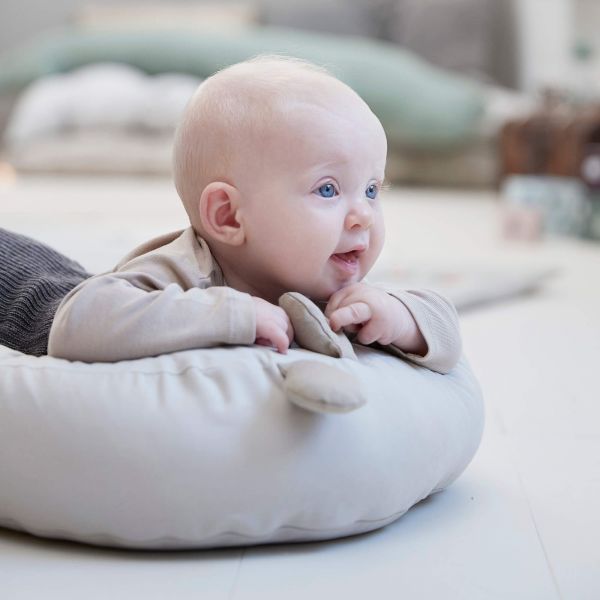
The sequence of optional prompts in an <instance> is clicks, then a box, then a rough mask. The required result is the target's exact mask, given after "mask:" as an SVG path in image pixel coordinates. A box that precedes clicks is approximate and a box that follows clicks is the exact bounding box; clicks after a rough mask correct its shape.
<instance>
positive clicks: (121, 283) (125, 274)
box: [48, 227, 461, 373]
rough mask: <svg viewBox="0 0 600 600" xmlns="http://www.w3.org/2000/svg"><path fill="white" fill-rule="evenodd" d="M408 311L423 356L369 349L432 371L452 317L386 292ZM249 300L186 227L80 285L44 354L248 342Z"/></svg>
mask: <svg viewBox="0 0 600 600" xmlns="http://www.w3.org/2000/svg"><path fill="white" fill-rule="evenodd" d="M386 291H387V292H388V293H389V294H391V295H392V296H394V297H395V298H397V299H398V300H399V301H400V302H403V303H404V304H405V305H406V307H407V308H408V309H409V311H410V312H411V313H412V315H413V317H414V318H415V321H416V322H417V325H418V327H419V329H420V330H421V333H422V334H423V337H424V338H425V341H426V342H427V345H428V352H427V354H426V355H425V356H419V355H416V354H408V353H404V352H402V351H401V350H400V349H399V348H397V347H395V346H394V345H389V346H380V345H379V344H373V346H374V347H377V348H379V349H382V350H384V351H386V352H390V353H392V354H394V355H396V356H399V357H401V358H406V359H408V360H410V361H412V362H414V363H416V364H420V365H422V366H425V367H427V368H429V369H431V370H433V371H437V372H439V373H447V372H449V371H450V370H451V369H452V368H453V367H454V365H455V364H456V362H457V361H458V359H459V358H460V354H461V338H460V330H459V323H458V316H457V314H456V310H455V309H454V307H453V306H452V304H451V303H450V302H449V301H448V300H446V299H445V298H443V297H442V296H440V295H439V294H437V293H435V292H432V291H430V290H410V291H409V290H386ZM255 337H256V317H255V309H254V302H253V301H252V297H251V296H250V294H247V293H245V292H239V291H237V290H235V289H233V288H231V287H227V283H226V282H225V280H224V278H223V272H222V271H221V268H220V267H219V265H218V263H217V261H215V260H214V259H213V256H212V254H211V252H210V249H209V247H208V244H207V243H206V241H205V240H203V239H202V238H201V237H199V236H197V235H196V233H195V232H194V230H193V229H192V228H191V227H189V228H187V229H184V230H182V231H177V232H174V233H170V234H167V235H163V236H161V237H158V238H155V239H152V240H150V241H148V242H146V243H145V244H142V245H141V246H138V247H137V248H135V249H134V250H133V251H132V252H130V253H129V254H128V255H127V256H125V258H123V259H122V260H121V261H120V262H119V264H117V266H116V267H115V268H114V269H113V270H112V271H109V272H107V273H102V274H99V275H95V276H93V277H90V278H89V279H86V280H85V281H82V282H81V283H80V284H79V285H78V286H77V287H75V288H74V289H73V290H71V292H69V294H67V296H65V298H64V299H63V300H62V302H61V303H60V305H59V307H58V310H57V312H56V315H55V317H54V321H53V323H52V328H51V330H50V339H49V342H48V354H49V355H51V356H54V357H58V358H66V359H68V360H81V361H85V362H111V361H118V360H128V359H135V358H142V357H146V356H156V355H159V354H164V353H167V352H175V351H179V350H189V349H192V348H208V347H211V346H217V345H220V344H234V345H246V344H253V343H254V340H255Z"/></svg>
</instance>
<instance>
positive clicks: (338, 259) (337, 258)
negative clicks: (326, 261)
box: [331, 251, 358, 273]
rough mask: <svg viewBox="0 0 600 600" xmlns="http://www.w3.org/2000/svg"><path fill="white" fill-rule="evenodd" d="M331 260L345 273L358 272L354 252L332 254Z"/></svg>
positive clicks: (356, 256)
mask: <svg viewBox="0 0 600 600" xmlns="http://www.w3.org/2000/svg"><path fill="white" fill-rule="evenodd" d="M331 260H332V261H333V262H334V263H335V264H336V265H337V266H338V267H340V269H341V270H342V271H344V272H346V273H355V272H356V271H357V270H358V253H357V252H355V251H352V252H343V253H340V254H333V255H332V256H331Z"/></svg>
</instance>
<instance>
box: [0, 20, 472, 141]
mask: <svg viewBox="0 0 600 600" xmlns="http://www.w3.org/2000/svg"><path fill="white" fill-rule="evenodd" d="M263 52H271V53H282V54H290V55H294V56H298V57H301V58H305V59H308V60H311V61H313V62H316V63H319V64H322V65H325V66H326V67H328V68H329V69H330V70H331V71H332V72H333V73H334V75H336V76H337V77H338V78H339V79H341V80H342V81H345V82H346V83H347V84H348V85H350V86H351V87H352V88H354V89H355V90H356V91H357V92H358V93H359V94H360V95H361V96H362V97H363V98H364V100H365V101H366V102H367V103H368V104H369V106H370V107H371V109H372V110H373V112H374V113H375V114H376V115H377V116H378V117H379V119H380V120H381V122H382V124H383V126H384V127H385V130H386V133H387V135H388V140H389V142H390V144H391V145H395V146H406V147H413V148H423V149H438V148H440V147H448V146H452V145H455V144H458V143H461V142H464V141H465V140H466V139H467V138H468V137H469V136H470V135H471V134H472V133H473V131H474V129H475V127H476V126H477V123H478V121H479V119H480V117H481V114H482V112H483V105H484V99H483V92H482V89H481V87H480V86H479V85H478V84H476V83H475V82H472V81H469V80H467V79H464V78H461V77H459V76H456V75H453V74H450V73H448V72H445V71H442V70H440V69H437V68H435V67H433V66H431V65H429V64H428V63H426V62H424V61H423V60H420V59H419V58H417V57H416V56H414V55H413V54H411V53H410V52H407V51H404V50H402V49H401V48H400V47H398V46H396V45H394V44H391V43H386V42H380V41H376V40H371V39H367V38H361V37H350V36H348V37H342V36H335V35H329V34H323V33H313V32H306V31H299V30H295V29H287V28H281V27H272V26H254V27H249V28H248V29H245V30H242V31H239V30H238V31H234V32H230V33H228V32H225V31H210V30H206V31H203V32H202V33H198V32H197V31H196V32H192V31H146V32H144V31H116V30H115V31H96V30H95V31H86V30H82V29H75V28H73V29H62V30H59V31H54V32H52V33H50V34H48V35H46V36H43V37H40V38H38V39H37V41H36V42H34V43H32V44H30V45H27V46H24V47H22V48H18V49H17V50H16V51H14V52H12V53H11V54H9V55H5V56H3V57H2V58H0V93H3V92H14V91H15V90H18V89H21V88H23V87H24V86H25V85H27V84H28V83H30V82H31V81H33V80H34V79H36V78H37V77H40V76H42V75H47V74H51V73H57V72H63V71H69V70H72V69H75V68H77V67H81V66H83V65H87V64H90V63H93V62H98V61H101V62H107V61H111V62H124V63H127V64H129V65H132V66H134V67H137V68H139V69H141V70H143V71H145V72H146V73H150V74H156V73H163V72H167V71H179V72H184V73H189V74H192V75H196V76H199V77H208V76H209V75H211V74H212V73H214V72H215V71H216V70H218V69H220V68H222V67H225V66H227V65H230V64H232V63H235V62H239V61H241V60H244V59H246V58H249V57H251V56H253V55H255V54H259V53H263ZM316 92H317V91H316Z"/></svg>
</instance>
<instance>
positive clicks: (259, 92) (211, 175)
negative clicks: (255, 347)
mask: <svg viewBox="0 0 600 600" xmlns="http://www.w3.org/2000/svg"><path fill="white" fill-rule="evenodd" d="M386 154H387V141H386V136H385V133H384V130H383V127H382V125H381V123H380V122H379V120H378V119H377V117H376V116H375V115H374V114H373V113H372V112H371V110H370V109H369V107H368V106H367V104H366V103H365V102H364V101H363V100H362V99H361V98H360V96H358V94H356V93H355V92H354V91H353V90H352V89H351V88H350V87H348V86H347V85H345V84H344V83H342V82H341V81H339V80H338V79H336V78H335V77H334V76H333V75H331V74H330V73H329V72H328V71H326V70H325V69H323V68H321V67H318V66H316V65H313V64H311V63H308V62H305V61H302V60H300V59H294V58H289V57H281V56H266V55H263V56H258V57H255V58H253V59H251V60H248V61H245V62H242V63H238V64H235V65H232V66H230V67H228V68H225V69H223V70H221V71H219V72H218V73H216V74H214V75H213V76H212V77H209V78H208V79H206V80H205V81H204V82H203V83H202V84H201V85H200V87H199V88H198V90H197V91H196V93H195V94H194V96H193V97H192V98H191V100H190V102H189V103H188V106H187V107H186V110H185V112H184V115H183V117H182V119H181V122H180V124H179V127H178V129H177V132H176V136H175V143H174V161H173V165H174V179H175V186H176V188H177V192H178V194H179V196H180V198H181V200H182V201H183V204H184V206H185V209H186V211H187V214H188V216H189V220H190V227H188V228H187V229H184V230H183V231H178V232H175V233H171V234H167V235H164V236H161V237H159V238H157V239H154V240H151V241H149V242H147V243H145V244H143V245H142V246H140V247H138V248H136V249H135V250H133V251H132V252H131V253H130V254H129V255H127V256H126V257H125V258H124V259H122V260H121V262H120V263H119V264H118V265H117V266H116V267H115V269H114V270H113V271H110V272H108V273H104V274H101V275H96V276H94V277H92V278H89V279H87V280H85V281H84V282H82V283H81V284H79V285H78V286H77V287H76V288H74V289H73V290H72V291H71V292H70V293H69V294H68V295H67V296H66V297H65V298H64V299H63V301H62V302H61V304H60V306H59V308H58V310H57V312H56V315H55V318H54V321H53V324H52V328H51V331H50V339H49V346H48V353H49V354H50V355H52V356H56V357H61V358H67V359H70V360H83V361H88V362H93V361H116V360H124V359H133V358H140V357H144V356H153V355H158V354H163V353H166V352H174V351H179V350H186V349H191V348H206V347H211V346H216V345H221V344H237V345H239V344H254V343H256V344H260V345H267V346H273V347H275V348H276V349H277V350H278V351H279V352H282V353H286V352H287V349H288V348H289V347H290V345H291V344H292V342H293V340H294V331H293V328H292V324H291V322H290V319H289V318H288V316H287V314H286V313H285V312H284V310H283V309H282V308H281V307H280V306H278V305H277V303H278V299H279V297H280V296H281V295H282V294H284V293H285V292H288V291H294V292H300V293H301V294H303V295H305V296H307V297H308V298H310V299H312V300H313V301H314V302H316V303H317V305H318V306H319V307H320V308H321V309H322V310H324V313H325V316H326V317H327V318H328V319H329V323H330V325H331V328H332V329H333V330H334V331H345V332H348V333H352V334H353V335H354V342H358V343H360V344H364V345H370V344H376V346H377V347H378V348H380V349H383V350H384V351H388V352H391V353H393V354H395V355H397V356H401V357H404V358H408V359H409V360H411V361H413V362H416V363H418V364H421V365H423V366H426V367H428V368H430V369H432V370H435V371H438V372H440V373H447V372H448V371H450V370H451V369H452V368H453V366H454V365H455V364H456V362H457V361H458V358H459V356H460V352H461V341H460V333H459V326H458V319H457V315H456V311H455V309H454V307H453V306H452V305H451V304H450V303H449V302H448V301H447V300H445V299H444V298H443V297H441V296H440V295H438V294H436V293H434V292H432V291H428V290H412V291H407V290H384V289H380V288H378V287H374V286H371V285H369V284H367V283H366V282H364V281H363V278H364V277H365V275H366V274H367V273H368V272H369V270H370V269H371V267H372V266H373V264H374V263H375V261H376V260H377V257H378V256H379V254H380V252H381V250H382V247H383V243H384V235H385V232H384V222H383V214H382V208H381V202H380V193H381V189H382V186H383V181H384V171H385V163H386ZM141 218H143V216H141Z"/></svg>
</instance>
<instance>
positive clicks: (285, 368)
mask: <svg viewBox="0 0 600 600" xmlns="http://www.w3.org/2000/svg"><path fill="white" fill-rule="evenodd" d="M337 364H339V363H335V364H324V363H322V362H319V361H316V360H300V361H295V362H291V363H288V364H280V365H278V367H279V371H280V372H281V374H282V375H283V387H284V389H285V392H286V396H287V399H288V400H289V401H290V402H292V403H293V404H295V405H296V406H299V407H301V408H304V409H305V410H309V411H311V412H316V413H326V414H336V413H347V412H351V411H353V410H356V409H357V408H360V407H361V406H363V405H364V404H366V402H367V394H366V392H365V390H364V389H363V386H362V383H361V381H360V380H359V378H358V377H356V375H354V374H352V373H348V372H347V371H346V370H344V369H341V368H339V367H337V366H336V365H337Z"/></svg>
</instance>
